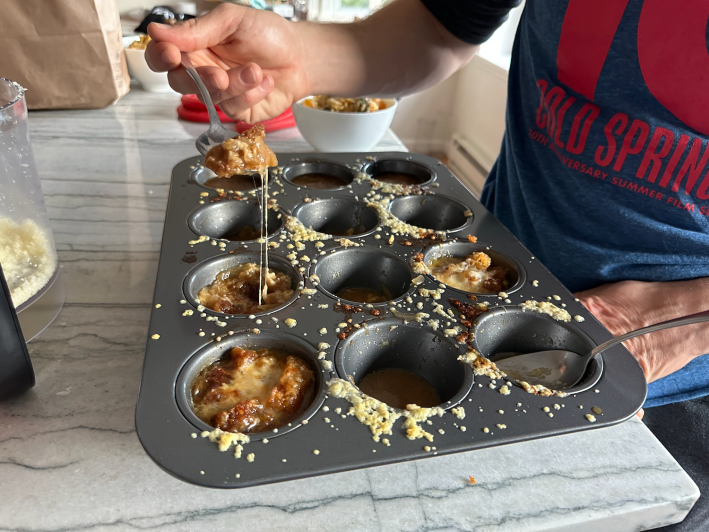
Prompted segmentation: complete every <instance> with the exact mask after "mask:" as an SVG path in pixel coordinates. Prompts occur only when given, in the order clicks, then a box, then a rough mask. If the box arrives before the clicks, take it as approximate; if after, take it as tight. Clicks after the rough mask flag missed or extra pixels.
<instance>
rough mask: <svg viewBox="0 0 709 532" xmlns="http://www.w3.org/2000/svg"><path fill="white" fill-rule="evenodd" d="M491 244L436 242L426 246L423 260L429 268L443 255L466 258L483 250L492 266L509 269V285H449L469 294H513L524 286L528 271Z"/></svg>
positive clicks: (507, 276)
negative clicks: (471, 288)
mask: <svg viewBox="0 0 709 532" xmlns="http://www.w3.org/2000/svg"><path fill="white" fill-rule="evenodd" d="M489 247H490V246H488V245H487V244H483V243H481V242H477V243H473V242H466V241H462V240H455V241H450V242H444V243H441V244H434V245H432V246H429V247H427V248H426V250H425V251H424V253H423V262H424V264H426V266H427V267H428V269H429V270H430V269H431V264H432V263H433V261H435V260H436V259H439V258H441V257H456V258H458V257H459V258H461V259H464V258H465V257H468V256H470V255H472V254H473V253H476V252H479V251H481V252H483V253H485V254H486V255H488V256H489V257H490V259H491V263H490V267H495V266H499V267H503V268H506V269H507V275H506V276H505V280H506V284H507V287H503V288H501V289H500V290H495V291H487V292H486V291H468V290H463V289H462V288H457V287H454V286H449V288H450V289H451V290H457V291H458V292H463V293H468V294H475V295H483V296H484V295H495V296H497V294H498V293H499V292H500V291H504V292H506V293H508V294H511V293H513V292H516V291H517V290H519V289H520V288H521V287H522V286H524V282H525V280H526V278H527V275H526V272H525V270H524V267H523V266H522V264H520V262H519V261H517V260H515V259H514V258H512V257H511V256H509V255H507V254H506V253H502V252H500V251H497V250H494V249H488V248H489ZM430 277H431V278H433V279H434V280H435V281H436V282H443V283H444V284H445V281H443V280H441V279H438V278H437V277H436V276H435V275H433V274H430Z"/></svg>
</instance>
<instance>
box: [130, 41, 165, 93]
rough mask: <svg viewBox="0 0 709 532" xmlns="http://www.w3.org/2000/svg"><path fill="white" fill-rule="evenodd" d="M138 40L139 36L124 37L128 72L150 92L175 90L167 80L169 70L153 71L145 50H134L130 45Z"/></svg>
mask: <svg viewBox="0 0 709 532" xmlns="http://www.w3.org/2000/svg"><path fill="white" fill-rule="evenodd" d="M136 40H138V36H133V37H123V47H124V48H125V51H126V61H127V62H128V73H129V74H130V76H131V77H132V78H135V79H137V80H138V81H140V84H141V85H142V86H143V88H144V89H145V90H146V91H148V92H174V91H173V90H172V88H170V84H169V83H168V81H167V72H153V71H152V70H150V67H149V66H148V63H146V62H145V50H133V49H132V48H128V45H129V44H130V43H132V42H133V41H136Z"/></svg>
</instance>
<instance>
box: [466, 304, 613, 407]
mask: <svg viewBox="0 0 709 532" xmlns="http://www.w3.org/2000/svg"><path fill="white" fill-rule="evenodd" d="M473 334H474V337H473V344H472V345H473V347H474V348H475V349H476V350H477V351H478V352H479V353H480V354H481V355H483V356H484V357H487V358H489V359H490V360H492V361H493V362H494V361H495V360H502V359H503V358H508V357H510V356H515V355H516V354H525V353H534V352H538V351H546V350H551V349H565V350H568V351H572V352H574V353H578V354H579V355H583V354H585V353H588V352H590V351H591V350H592V349H593V348H594V347H595V345H594V343H593V342H592V341H591V339H590V338H589V337H588V336H586V334H585V333H584V332H583V331H581V330H580V329H579V328H578V327H576V326H574V325H571V324H570V323H565V322H563V321H558V320H555V319H553V318H552V317H551V316H547V315H546V314H539V313H535V312H530V311H523V310H522V309H521V308H519V307H499V308H496V309H493V310H490V311H488V312H485V313H484V314H482V315H481V316H480V317H479V318H478V319H477V320H476V321H475V323H474V324H473ZM540 370H541V371H540V372H539V375H538V376H535V377H536V379H537V380H536V381H535V382H532V381H531V380H529V381H528V382H529V384H542V385H543V386H545V387H547V388H549V389H551V390H559V391H563V392H564V393H568V394H571V393H579V392H582V391H584V390H587V389H588V388H590V387H592V386H594V385H595V384H596V383H597V382H598V380H599V379H600V378H601V373H602V372H603V358H602V357H601V355H600V354H599V355H596V357H595V358H594V359H593V360H592V361H591V363H590V364H589V365H588V368H587V369H586V373H585V374H584V376H583V378H582V379H581V381H580V382H579V383H578V384H577V385H575V386H573V387H571V388H563V387H559V386H557V383H554V382H545V380H544V368H540ZM517 377H520V376H517ZM508 378H509V379H510V380H512V381H514V380H516V377H515V376H514V375H508Z"/></svg>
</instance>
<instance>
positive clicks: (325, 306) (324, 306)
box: [318, 303, 327, 308]
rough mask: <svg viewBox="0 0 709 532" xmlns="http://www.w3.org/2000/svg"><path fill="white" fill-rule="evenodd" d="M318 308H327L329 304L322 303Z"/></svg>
mask: <svg viewBox="0 0 709 532" xmlns="http://www.w3.org/2000/svg"><path fill="white" fill-rule="evenodd" d="M318 308H327V305H326V304H324V303H322V304H320V305H318Z"/></svg>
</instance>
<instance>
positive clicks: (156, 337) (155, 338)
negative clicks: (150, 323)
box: [150, 334, 160, 340]
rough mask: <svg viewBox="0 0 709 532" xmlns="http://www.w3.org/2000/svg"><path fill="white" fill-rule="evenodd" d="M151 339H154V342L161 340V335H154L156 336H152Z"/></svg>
mask: <svg viewBox="0 0 709 532" xmlns="http://www.w3.org/2000/svg"><path fill="white" fill-rule="evenodd" d="M150 338H152V339H153V340H158V339H159V338H160V335H159V334H154V335H152V336H151V337H150Z"/></svg>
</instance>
